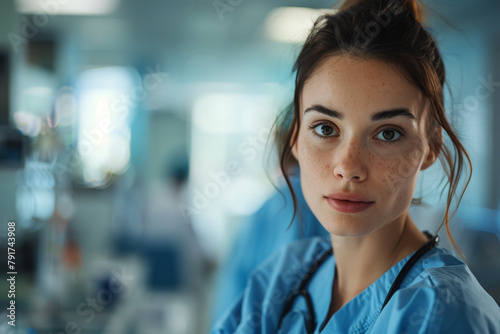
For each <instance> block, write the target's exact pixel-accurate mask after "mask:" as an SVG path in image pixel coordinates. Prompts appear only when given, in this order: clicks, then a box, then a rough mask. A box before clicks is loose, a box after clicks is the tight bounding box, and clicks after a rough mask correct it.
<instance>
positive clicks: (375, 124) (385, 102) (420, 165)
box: [292, 56, 436, 237]
mask: <svg viewBox="0 0 500 334" xmlns="http://www.w3.org/2000/svg"><path fill="white" fill-rule="evenodd" d="M425 108H426V103H425V102H424V100H423V98H422V95H421V93H420V92H419V90H418V89H416V88H415V87H413V86H412V85H411V84H410V83H409V82H408V81H407V80H406V79H404V78H403V77H402V76H401V75H400V74H399V72H397V71H396V70H395V69H393V68H392V67H390V66H389V65H387V64H386V63H383V62H380V61H377V60H359V59H353V58H346V57H341V56H332V57H330V58H328V59H326V60H325V61H324V62H323V63H322V64H321V65H320V66H319V67H318V68H317V69H316V70H315V71H314V73H313V74H312V75H311V77H310V78H309V79H308V80H307V81H306V83H305V85H304V88H303V91H302V100H301V109H300V128H299V136H298V139H297V142H296V143H295V145H294V146H293V147H292V153H293V154H294V156H295V158H296V159H297V160H298V162H299V164H300V175H301V182H302V190H303V192H304V196H305V199H306V201H307V203H308V204H309V206H310V208H311V210H312V211H313V212H314V214H315V215H316V217H317V218H318V219H319V221H320V222H321V223H322V224H323V226H324V227H325V228H326V229H327V230H328V231H329V232H330V233H331V234H333V235H338V236H351V237H360V236H364V235H367V234H369V233H371V232H373V231H375V230H377V229H379V228H381V227H384V226H386V225H387V224H397V223H398V222H399V223H402V222H403V221H404V219H405V218H406V215H407V214H408V207H409V205H410V202H411V199H412V196H413V192H414V189H415V184H416V181H417V176H418V172H419V171H420V170H423V169H425V168H427V167H429V166H430V165H431V164H432V163H433V162H434V161H435V159H436V154H435V152H431V151H430V147H429V143H428V141H427V139H426V132H425V124H426V120H425V118H426V114H427V112H426V110H425Z"/></svg>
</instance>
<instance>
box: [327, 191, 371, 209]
mask: <svg viewBox="0 0 500 334" xmlns="http://www.w3.org/2000/svg"><path fill="white" fill-rule="evenodd" d="M325 198H326V200H327V202H328V204H330V206H331V207H333V208H334V209H335V210H337V211H339V212H342V213H358V212H362V211H365V210H366V209H368V208H369V207H370V206H371V205H372V204H373V203H375V202H374V201H371V200H370V199H369V198H367V197H366V196H363V195H361V194H355V193H335V194H328V195H326V196H325Z"/></svg>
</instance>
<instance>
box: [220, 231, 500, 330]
mask: <svg viewBox="0 0 500 334" xmlns="http://www.w3.org/2000/svg"><path fill="white" fill-rule="evenodd" d="M330 247H331V243H330V241H329V240H328V239H322V238H318V237H316V238H311V239H306V240H301V241H298V242H295V243H293V244H291V245H288V246H285V247H283V248H281V249H280V250H279V251H278V252H276V253H275V254H274V255H273V256H272V257H270V258H269V259H268V260H266V261H265V262H264V263H263V264H262V265H260V266H259V267H258V268H257V269H256V270H254V271H253V273H252V275H251V277H250V278H249V280H248V284H247V287H246V289H245V291H244V292H243V293H242V294H241V296H240V297H239V299H238V300H237V301H236V302H235V303H234V304H233V306H232V307H231V308H230V309H229V310H228V311H227V312H226V313H225V314H224V316H223V317H222V318H221V319H220V320H219V321H217V323H216V324H215V326H214V328H213V330H212V333H224V334H225V333H288V334H290V333H291V334H293V333H307V332H306V327H305V324H306V318H307V307H306V304H305V301H304V298H303V297H301V296H299V297H297V298H296V299H295V302H294V305H293V307H292V310H291V311H290V312H289V313H288V314H287V315H286V316H285V318H284V319H283V323H282V327H281V330H280V331H278V330H277V327H278V323H279V321H280V316H281V312H282V309H283V307H284V304H285V300H286V298H287V296H288V295H290V294H291V292H292V291H293V290H295V289H296V288H297V287H298V286H299V285H300V283H301V281H302V279H303V277H304V275H305V274H306V272H307V270H308V269H309V267H310V266H311V265H312V264H313V263H315V260H317V259H318V258H319V257H320V256H321V255H322V254H324V252H326V251H327V250H328V249H329V248H330ZM411 255H413V254H410V255H408V256H407V257H406V258H404V259H403V260H401V261H400V262H398V263H397V264H396V265H395V266H393V267H392V268H391V269H389V270H388V271H387V272H385V273H384V274H383V275H382V276H381V277H379V278H378V279H377V280H376V281H375V282H373V283H372V284H371V285H370V286H369V287H368V288H366V289H365V290H364V291H362V292H361V293H360V294H359V295H357V296H356V297H355V298H353V299H352V300H351V301H349V302H348V303H347V304H346V305H344V306H343V307H342V308H341V309H339V310H338V311H337V312H336V313H335V314H334V315H333V316H332V317H331V318H330V319H329V321H328V323H327V324H326V325H325V327H324V329H323V330H322V331H321V332H320V331H319V328H321V327H322V326H321V325H323V323H324V322H325V320H326V316H327V312H328V308H329V305H330V299H331V298H330V296H331V290H332V283H333V278H334V274H335V257H334V256H331V257H330V258H329V259H328V260H326V261H325V262H324V263H323V264H322V265H321V266H320V267H319V269H318V270H317V271H316V273H315V274H314V276H313V277H312V278H311V280H310V282H309V284H308V286H307V290H308V291H309V294H310V295H311V299H312V302H313V305H314V312H315V315H316V321H317V323H316V330H315V333H342V334H346V333H350V334H354V333H356V334H361V333H373V334H380V333H384V334H389V333H390V334H409V333H453V334H461V333H464V334H465V333H467V334H470V333H481V334H485V333H495V334H498V333H500V307H499V306H498V305H497V304H496V302H495V301H494V300H493V298H492V297H491V296H490V295H488V293H487V292H486V291H485V290H484V289H483V288H482V287H481V285H480V284H479V282H478V281H477V280H476V278H475V277H474V275H473V274H472V273H471V271H470V270H469V268H468V267H467V265H466V264H464V263H463V262H462V261H460V260H459V259H458V258H456V257H455V256H454V255H452V253H451V252H450V251H449V250H447V249H446V248H443V247H440V246H436V247H434V248H432V249H431V250H430V251H428V252H426V253H425V254H424V255H423V256H422V258H420V259H419V260H418V261H417V262H416V263H415V265H414V266H413V267H412V268H411V270H410V272H409V273H408V274H407V275H406V277H405V279H404V280H403V282H402V284H401V287H400V288H399V290H398V291H397V292H396V293H395V294H394V295H393V296H392V298H391V299H390V301H389V302H388V303H387V305H386V306H385V308H384V309H383V310H382V312H381V311H380V310H381V309H382V304H383V302H384V300H385V297H386V295H387V293H388V292H389V289H390V287H391V285H392V283H393V281H394V280H395V278H396V276H397V275H398V273H399V271H400V270H401V268H402V267H403V266H404V264H405V263H406V262H407V261H408V260H409V259H410V257H411Z"/></svg>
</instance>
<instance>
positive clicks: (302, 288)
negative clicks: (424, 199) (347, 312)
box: [278, 231, 439, 333]
mask: <svg viewBox="0 0 500 334" xmlns="http://www.w3.org/2000/svg"><path fill="white" fill-rule="evenodd" d="M424 234H425V235H426V236H427V238H428V239H429V241H427V243H426V244H425V245H423V246H422V247H420V248H419V249H418V250H417V251H416V252H415V253H414V254H413V255H412V256H411V258H410V259H409V260H408V262H406V263H405V265H404V266H403V268H402V269H401V270H400V272H399V274H398V276H397V277H396V279H395V280H394V282H393V283H392V286H391V288H390V289H389V292H388V293H387V296H386V297H385V300H384V303H383V304H382V308H381V309H380V311H381V312H382V310H383V309H384V307H385V305H386V304H387V303H388V302H389V300H390V299H391V297H392V295H393V294H394V293H395V292H396V291H397V290H398V289H399V287H400V286H401V283H402V282H403V280H404V278H405V277H406V275H407V274H408V272H409V271H410V269H411V268H412V267H413V265H414V264H415V263H416V262H417V261H418V260H419V259H420V258H421V257H422V255H424V254H425V253H426V252H427V251H428V250H430V249H432V248H433V247H434V246H436V244H437V243H438V241H439V237H438V236H437V235H432V234H430V233H429V232H427V231H425V232H424ZM332 254H333V248H329V249H328V250H327V251H326V252H325V253H324V254H323V255H321V257H320V258H319V259H318V260H317V261H316V262H315V263H314V264H313V265H312V266H311V267H310V268H309V269H308V271H307V273H306V275H305V276H304V278H303V279H302V281H301V282H300V285H299V287H298V289H296V290H295V291H294V292H293V293H292V294H291V295H290V296H289V297H288V298H287V300H286V302H285V306H284V308H283V311H282V312H281V317H280V321H279V324H278V330H279V329H280V328H281V324H282V322H283V319H284V318H285V316H286V315H287V314H288V313H289V312H290V310H291V309H292V306H293V302H294V300H295V298H297V297H298V296H302V297H304V299H305V301H306V307H307V314H308V317H307V320H306V330H307V333H313V332H314V328H315V326H316V316H315V314H314V306H313V303H312V300H311V296H310V295H309V292H308V291H307V289H306V285H307V284H308V283H309V280H310V279H311V277H312V276H313V275H314V274H315V273H316V271H317V270H318V268H319V267H320V266H321V265H322V264H323V262H325V261H326V260H327V259H328V258H329V257H330V256H331V255H332Z"/></svg>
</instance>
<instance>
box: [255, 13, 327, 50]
mask: <svg viewBox="0 0 500 334" xmlns="http://www.w3.org/2000/svg"><path fill="white" fill-rule="evenodd" d="M335 12H336V10H334V9H313V8H304V7H280V8H276V9H274V10H273V11H272V12H271V13H269V15H268V16H267V18H266V21H265V23H264V29H265V32H266V35H267V36H268V37H269V38H270V39H272V40H275V41H279V42H285V43H302V42H304V41H305V40H306V38H307V35H308V34H309V32H310V30H311V28H312V26H313V23H314V21H316V19H317V18H318V17H319V16H320V15H323V14H327V13H328V14H333V13H335Z"/></svg>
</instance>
